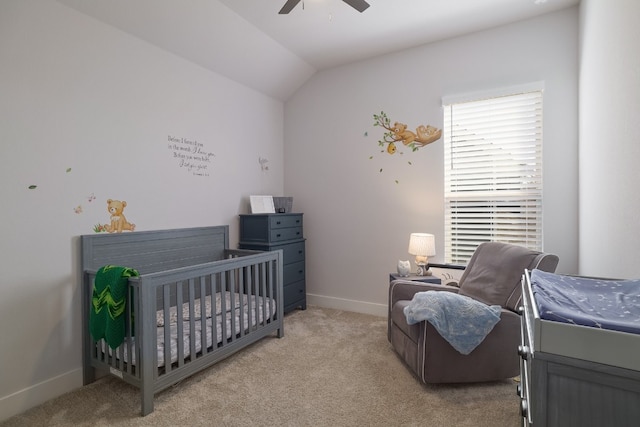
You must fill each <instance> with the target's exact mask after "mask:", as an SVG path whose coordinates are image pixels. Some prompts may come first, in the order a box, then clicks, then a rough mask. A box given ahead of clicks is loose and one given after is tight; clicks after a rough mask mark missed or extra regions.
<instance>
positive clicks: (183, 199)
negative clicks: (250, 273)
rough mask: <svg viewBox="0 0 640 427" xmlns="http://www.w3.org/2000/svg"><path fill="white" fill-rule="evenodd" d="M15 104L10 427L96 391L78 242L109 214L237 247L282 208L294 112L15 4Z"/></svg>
mask: <svg viewBox="0 0 640 427" xmlns="http://www.w3.org/2000/svg"><path fill="white" fill-rule="evenodd" d="M0 94H1V96H0V132H1V133H2V142H1V145H0V159H1V161H2V167H0V182H2V185H1V186H0V198H1V199H2V200H3V201H4V203H5V205H4V206H5V207H4V208H3V209H4V212H3V215H2V218H3V220H2V222H1V223H0V224H1V225H0V236H2V237H1V238H0V253H1V254H2V270H3V271H2V274H1V275H0V331H1V333H0V336H1V337H2V339H0V366H1V367H0V420H1V419H4V418H6V417H8V416H10V415H12V414H15V413H18V412H21V411H23V410H25V409H27V408H29V407H31V406H33V405H35V404H37V403H40V402H41V401H44V400H46V399H48V398H51V397H53V396H55V395H57V394H61V393H64V392H66V391H69V390H70V389H72V388H74V387H78V386H80V385H81V347H80V342H81V334H80V327H81V316H80V299H79V295H80V289H79V275H78V274H77V268H78V256H79V253H78V237H77V236H79V235H81V234H91V233H93V226H94V225H95V224H98V223H103V224H104V223H106V222H108V220H109V214H108V213H107V210H106V200H107V199H108V198H112V199H119V200H125V201H126V202H127V203H128V206H127V207H126V208H125V212H124V213H125V215H126V216H127V218H128V219H129V220H130V221H131V222H134V223H135V224H136V225H137V228H136V229H137V230H151V229H161V228H179V227H191V226H203V225H219V224H230V225H231V228H230V236H231V244H232V246H233V247H235V245H236V244H237V238H238V226H237V214H238V213H244V212H247V209H248V207H247V201H246V199H247V197H248V195H249V194H274V195H281V194H282V190H283V172H282V162H283V143H282V140H283V104H282V102H280V101H276V100H274V99H272V98H269V97H266V96H264V95H261V94H259V93H258V92H256V91H254V90H252V89H248V88H246V87H244V86H241V85H239V84H237V83H234V82H232V81H230V80H228V79H227V78H224V77H221V76H219V75H216V74H213V73H211V72H208V71H206V70H205V69H203V68H201V67H198V66H195V65H193V64H192V63H189V62H186V61H184V60H182V59H180V58H178V57H176V56H173V55H172V54H169V53H167V52H165V51H161V50H159V49H157V48H155V47H153V46H151V45H148V44H146V43H145V42H142V41H140V40H138V39H135V38H133V37H130V36H128V35H126V34H124V33H122V32H121V31H119V30H116V29H114V28H111V27H108V26H106V25H103V24H101V23H99V22H98V21H95V20H93V19H91V18H88V17H86V16H84V15H82V14H80V13H78V12H76V11H74V10H72V9H69V8H67V7H65V6H62V5H60V4H59V3H57V2H51V1H46V0H20V1H3V2H0ZM169 136H173V137H177V138H183V137H184V138H187V139H190V140H197V141H198V142H199V143H201V144H202V149H203V150H204V151H206V152H211V153H213V154H214V156H212V157H211V161H210V162H209V163H206V162H200V165H206V166H207V169H206V170H205V171H206V173H207V174H208V176H194V175H193V174H192V173H190V172H189V171H188V170H187V169H186V168H184V167H180V166H179V164H178V162H177V159H176V158H174V157H173V150H172V149H169V141H168V139H169ZM259 157H263V158H266V159H268V161H269V163H268V166H269V171H268V172H264V171H262V169H261V168H260V164H259V163H258V158H259ZM196 163H198V162H196ZM31 185H36V186H37V187H36V188H35V189H31V190H30V189H29V188H28V187H29V186H31ZM91 195H93V196H94V197H95V199H94V200H91V201H90V198H91V197H90V196H91ZM78 206H81V208H82V212H81V213H76V212H75V211H76V209H77V208H78Z"/></svg>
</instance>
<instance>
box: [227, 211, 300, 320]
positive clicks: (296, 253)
mask: <svg viewBox="0 0 640 427" xmlns="http://www.w3.org/2000/svg"><path fill="white" fill-rule="evenodd" d="M302 215H303V214H301V213H275V214H250V215H240V243H239V245H238V247H239V248H240V249H253V250H259V251H275V250H279V249H281V250H282V253H283V260H282V264H283V275H284V280H283V283H284V288H283V291H284V312H285V313H288V312H290V311H292V310H294V309H296V308H301V309H302V310H305V309H306V308H307V294H306V286H305V240H306V239H305V238H304V233H303V227H302Z"/></svg>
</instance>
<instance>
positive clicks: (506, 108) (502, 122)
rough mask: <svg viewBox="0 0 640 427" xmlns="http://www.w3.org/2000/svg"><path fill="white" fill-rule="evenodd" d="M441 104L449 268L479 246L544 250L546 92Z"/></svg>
mask: <svg viewBox="0 0 640 427" xmlns="http://www.w3.org/2000/svg"><path fill="white" fill-rule="evenodd" d="M527 89H528V90H525V91H519V92H511V94H500V95H499V96H495V95H494V96H492V97H483V98H481V99H479V100H473V101H469V100H464V101H462V102H451V101H450V100H447V99H445V100H443V104H444V150H445V154H444V161H445V167H444V169H445V191H444V193H445V262H447V263H452V264H466V263H467V262H468V261H469V259H470V258H471V255H472V254H473V252H474V251H475V249H476V247H477V246H478V245H479V244H480V243H482V242H488V241H500V242H507V243H513V244H518V245H521V246H526V247H528V248H530V249H533V250H540V251H541V250H542V90H541V89H540V88H538V89H535V90H532V89H531V88H527Z"/></svg>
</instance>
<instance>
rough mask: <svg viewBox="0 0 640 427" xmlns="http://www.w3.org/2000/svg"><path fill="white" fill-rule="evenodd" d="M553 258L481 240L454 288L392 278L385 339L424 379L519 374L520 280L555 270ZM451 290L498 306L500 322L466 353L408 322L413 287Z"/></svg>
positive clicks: (477, 378) (493, 377) (429, 327)
mask: <svg viewBox="0 0 640 427" xmlns="http://www.w3.org/2000/svg"><path fill="white" fill-rule="evenodd" d="M557 265H558V257H557V256H556V255H551V254H543V253H540V252H536V251H532V250H529V249H526V248H523V247H521V246H516V245H511V244H507V243H498V242H489V243H482V244H481V245H480V246H478V248H477V249H476V251H475V252H474V254H473V256H472V257H471V260H470V261H469V263H468V265H467V267H466V268H465V271H464V273H463V274H462V276H461V277H460V281H459V283H458V285H459V287H456V286H449V285H435V284H428V283H421V282H413V281H407V280H395V281H393V282H391V284H390V285H389V315H388V339H389V342H390V343H391V346H392V347H393V349H394V350H395V351H396V353H398V355H399V356H400V358H401V359H402V360H403V361H404V362H405V363H406V365H407V366H408V367H409V369H410V370H411V371H412V372H413V373H414V374H415V375H416V376H417V377H418V378H420V380H421V381H423V382H425V383H467V382H483V381H496V380H501V379H505V378H512V377H515V376H517V375H518V374H519V372H520V365H519V358H518V354H517V348H518V345H519V344H520V315H519V314H517V310H518V307H519V305H520V300H521V288H520V280H521V277H522V274H523V273H524V270H525V269H530V270H532V269H534V268H537V269H540V270H543V271H548V272H555V269H556V266H557ZM428 290H435V291H441V292H456V293H459V294H460V295H466V296H468V297H471V298H473V299H475V300H478V301H481V302H484V303H485V304H488V305H494V304H495V305H499V306H501V307H502V312H501V314H500V321H498V323H497V324H496V325H495V326H494V328H493V329H492V330H491V332H490V333H489V334H488V335H487V336H486V338H485V339H484V340H483V341H482V342H481V343H480V345H478V346H477V347H476V348H475V349H474V350H473V351H472V352H471V353H469V354H468V355H463V354H461V353H459V352H458V351H457V350H455V349H454V348H453V347H452V346H451V345H450V344H449V343H448V342H447V341H446V340H445V339H444V338H442V336H441V335H440V334H439V333H438V332H437V331H436V329H435V328H434V327H433V325H431V324H430V323H429V322H427V321H422V322H419V323H417V324H414V325H409V324H407V320H406V317H405V315H404V311H403V310H404V307H406V306H407V305H408V304H409V302H410V301H411V299H412V298H413V295H414V294H415V293H416V292H422V291H428Z"/></svg>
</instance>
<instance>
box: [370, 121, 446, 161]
mask: <svg viewBox="0 0 640 427" xmlns="http://www.w3.org/2000/svg"><path fill="white" fill-rule="evenodd" d="M373 119H374V120H375V122H374V123H373V125H374V126H380V127H382V128H384V129H386V132H385V133H384V135H383V137H382V139H381V140H379V141H378V145H379V146H380V147H383V148H384V147H385V145H386V152H387V153H388V154H395V153H396V152H397V151H398V143H401V144H402V145H404V146H405V147H408V148H410V149H411V151H418V150H419V149H420V148H422V147H424V146H425V145H428V144H431V143H432V142H434V141H437V140H438V139H440V137H441V136H442V131H441V130H440V129H437V128H435V127H433V126H431V125H426V126H425V125H420V126H418V127H417V128H416V131H415V132H413V131H411V130H409V129H408V128H407V125H406V124H404V123H400V122H395V123H394V124H393V126H392V125H391V120H389V117H387V115H386V114H385V112H384V111H381V112H380V114H374V115H373ZM401 154H402V153H401Z"/></svg>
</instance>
